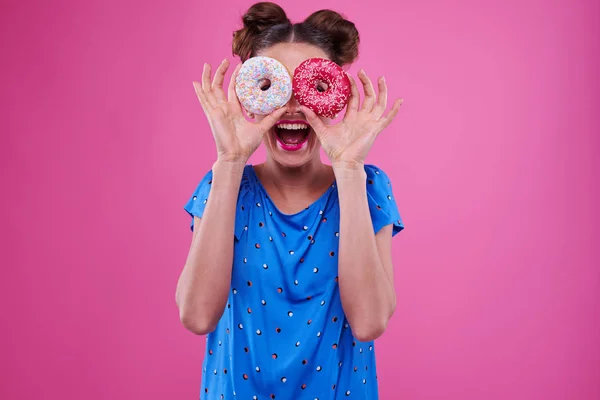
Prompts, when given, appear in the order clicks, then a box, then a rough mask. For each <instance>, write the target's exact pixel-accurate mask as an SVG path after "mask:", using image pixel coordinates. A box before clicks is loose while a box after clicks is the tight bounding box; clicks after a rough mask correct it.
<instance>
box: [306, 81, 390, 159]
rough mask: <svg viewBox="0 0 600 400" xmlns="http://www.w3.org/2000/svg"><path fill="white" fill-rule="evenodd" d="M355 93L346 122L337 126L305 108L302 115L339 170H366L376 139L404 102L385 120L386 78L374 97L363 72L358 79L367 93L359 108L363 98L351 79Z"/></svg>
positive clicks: (350, 102)
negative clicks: (327, 123) (347, 168)
mask: <svg viewBox="0 0 600 400" xmlns="http://www.w3.org/2000/svg"><path fill="white" fill-rule="evenodd" d="M348 77H349V78H350V84H351V87H352V92H351V95H350V100H349V101H348V105H347V108H346V114H345V116H344V119H343V120H342V121H341V122H340V123H339V124H336V125H326V124H325V123H323V121H321V120H320V119H319V117H318V116H317V115H316V114H315V113H314V112H312V111H311V110H310V109H308V108H306V107H304V106H302V107H301V109H302V112H303V113H304V115H305V116H306V118H307V120H308V123H309V124H310V125H311V126H312V128H313V130H314V131H315V133H316V135H317V137H318V138H319V141H320V142H321V146H322V147H323V150H324V151H325V153H326V154H327V156H328V157H329V160H330V161H331V163H332V165H333V167H334V169H335V168H336V167H344V168H346V167H352V168H354V167H358V168H363V167H364V160H365V158H366V156H367V153H368V152H369V150H370V148H371V146H372V145H373V142H374V141H375V138H377V136H378V135H379V133H380V132H381V131H382V130H383V129H384V128H385V127H386V126H388V125H389V124H390V123H391V122H392V120H393V119H394V117H395V116H396V114H398V110H399V109H400V105H401V104H402V100H401V99H399V100H396V101H395V102H394V105H393V107H392V109H391V110H390V111H389V112H388V113H387V114H386V115H385V116H384V115H383V114H384V112H385V110H386V108H387V86H386V84H385V80H384V78H383V77H381V78H379V82H378V86H379V97H378V98H377V95H376V93H375V90H374V88H373V85H372V83H371V80H370V79H369V77H368V76H367V74H366V73H365V72H364V71H363V70H360V71H359V73H358V77H359V79H360V80H361V82H362V84H363V88H364V92H365V98H364V101H363V104H362V107H361V106H360V104H359V103H360V96H359V93H358V89H357V87H356V82H355V81H354V79H353V78H352V77H351V76H348Z"/></svg>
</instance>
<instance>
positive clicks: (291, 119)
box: [256, 43, 329, 168]
mask: <svg viewBox="0 0 600 400" xmlns="http://www.w3.org/2000/svg"><path fill="white" fill-rule="evenodd" d="M257 55H260V56H266V57H271V58H274V59H276V60H277V61H279V62H280V63H282V64H283V65H284V66H285V67H286V68H287V70H288V72H289V73H290V76H293V74H294V70H295V69H296V67H297V66H298V65H299V64H300V63H301V62H303V61H304V60H306V59H309V58H314V57H320V58H326V59H329V57H327V54H325V52H324V51H323V50H321V49H320V48H319V47H316V46H313V45H310V44H305V43H279V44H276V45H274V46H272V47H269V48H268V49H265V50H263V51H261V52H260V53H259V54H257ZM285 107H286V109H287V110H286V113H285V114H284V115H283V117H281V119H280V120H279V121H278V122H277V124H276V125H275V126H274V127H273V128H272V129H271V130H270V131H269V132H267V133H266V134H265V137H264V139H263V142H264V144H265V146H266V148H267V155H268V157H270V158H272V159H273V160H274V161H276V162H277V163H279V164H281V165H283V166H284V167H290V168H293V167H299V166H302V165H304V164H306V163H308V162H309V161H312V160H313V159H315V158H319V149H320V147H321V146H320V143H319V140H318V139H317V136H316V135H315V132H314V131H313V129H312V128H311V127H310V125H308V122H307V121H306V117H305V116H304V114H303V113H302V112H301V111H300V105H299V104H298V102H297V101H296V99H295V98H294V96H293V95H292V97H291V99H290V101H289V102H288V103H287V104H286V105H285ZM262 118H264V116H259V115H257V116H256V119H257V120H258V121H260V120H261V119H262ZM321 120H322V121H323V122H325V123H329V119H327V118H322V117H321ZM298 143H302V144H301V145H299V144H298Z"/></svg>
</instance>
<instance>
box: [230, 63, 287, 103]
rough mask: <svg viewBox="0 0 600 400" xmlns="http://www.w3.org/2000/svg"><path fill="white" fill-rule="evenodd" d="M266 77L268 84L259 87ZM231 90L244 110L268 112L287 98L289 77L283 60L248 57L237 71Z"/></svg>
mask: <svg viewBox="0 0 600 400" xmlns="http://www.w3.org/2000/svg"><path fill="white" fill-rule="evenodd" d="M266 80H268V81H270V82H271V84H270V86H269V87H268V88H267V89H265V90H263V86H265V85H264V83H265V81H266ZM235 92H236V94H237V97H238V99H239V100H240V103H241V104H242V106H243V107H244V108H245V109H246V111H248V112H249V113H252V114H256V115H268V114H271V113H272V112H273V111H275V110H276V109H278V108H280V107H283V106H284V105H286V104H287V102H288V101H289V100H290V98H291V96H292V78H291V77H290V74H289V72H288V71H287V69H286V68H285V67H284V66H283V64H281V63H280V62H279V61H277V60H275V59H274V58H270V57H263V56H257V57H251V58H249V59H248V60H246V61H245V62H244V64H243V65H242V67H241V68H240V71H239V72H238V75H237V77H236V79H235Z"/></svg>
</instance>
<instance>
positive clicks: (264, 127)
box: [258, 107, 287, 132]
mask: <svg viewBox="0 0 600 400" xmlns="http://www.w3.org/2000/svg"><path fill="white" fill-rule="evenodd" d="M286 110H287V109H286V108H285V107H281V108H278V109H277V110H275V111H273V112H272V113H271V114H269V115H267V116H266V117H264V118H263V119H262V121H260V122H259V123H258V126H259V127H260V129H261V131H262V132H266V131H268V130H269V129H271V128H272V127H273V126H274V125H275V124H276V123H277V121H279V120H280V119H281V117H282V116H283V114H285V112H286Z"/></svg>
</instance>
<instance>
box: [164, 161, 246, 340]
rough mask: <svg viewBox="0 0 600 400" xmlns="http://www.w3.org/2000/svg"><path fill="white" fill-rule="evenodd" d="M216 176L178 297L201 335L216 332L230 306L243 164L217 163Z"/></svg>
mask: <svg viewBox="0 0 600 400" xmlns="http://www.w3.org/2000/svg"><path fill="white" fill-rule="evenodd" d="M212 172H213V176H212V184H211V190H210V195H209V199H208V201H207V203H206V207H205V209H204V213H203V215H202V220H201V221H199V220H198V219H196V221H197V222H200V223H199V224H196V225H195V228H194V235H193V239H192V243H191V245H190V250H189V253H188V257H187V260H186V263H185V266H184V268H183V271H182V273H181V276H180V278H179V282H178V284H177V295H176V298H177V304H178V306H179V313H180V318H181V321H182V322H183V324H184V326H186V328H188V329H190V330H191V331H193V332H195V333H198V334H205V333H209V332H211V331H212V330H214V327H215V326H216V324H217V323H218V321H219V319H220V318H221V315H222V314H223V310H224V308H225V304H226V302H227V297H228V293H229V288H230V284H231V270H232V263H233V245H234V239H233V234H234V227H235V213H236V204H237V197H238V193H239V187H240V181H241V178H242V173H243V164H242V163H220V162H216V163H215V164H214V165H213V169H212Z"/></svg>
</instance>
